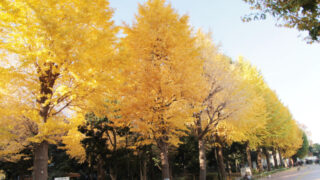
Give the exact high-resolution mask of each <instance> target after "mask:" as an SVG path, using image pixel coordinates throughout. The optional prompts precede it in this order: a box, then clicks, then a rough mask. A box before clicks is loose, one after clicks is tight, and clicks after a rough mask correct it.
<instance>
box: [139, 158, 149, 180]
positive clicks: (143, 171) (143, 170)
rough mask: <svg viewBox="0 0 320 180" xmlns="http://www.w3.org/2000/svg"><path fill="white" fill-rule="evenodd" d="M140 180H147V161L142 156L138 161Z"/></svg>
mask: <svg viewBox="0 0 320 180" xmlns="http://www.w3.org/2000/svg"><path fill="white" fill-rule="evenodd" d="M140 180H147V161H146V159H145V156H144V155H142V156H141V160H140Z"/></svg>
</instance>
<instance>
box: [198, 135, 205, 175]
mask: <svg viewBox="0 0 320 180" xmlns="http://www.w3.org/2000/svg"><path fill="white" fill-rule="evenodd" d="M204 143H205V142H204V140H203V139H202V138H201V139H199V141H198V145H199V163H200V174H199V180H206V175H207V170H206V169H207V166H206V149H205V145H204Z"/></svg>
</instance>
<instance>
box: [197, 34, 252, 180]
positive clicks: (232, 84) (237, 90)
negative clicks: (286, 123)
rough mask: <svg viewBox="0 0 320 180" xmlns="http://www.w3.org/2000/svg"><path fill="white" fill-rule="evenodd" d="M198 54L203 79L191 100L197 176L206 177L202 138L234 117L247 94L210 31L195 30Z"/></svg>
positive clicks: (237, 114) (232, 65) (236, 115)
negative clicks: (197, 97) (198, 97)
mask: <svg viewBox="0 0 320 180" xmlns="http://www.w3.org/2000/svg"><path fill="white" fill-rule="evenodd" d="M197 48H198V49H199V52H200V54H199V57H200V59H201V60H203V61H204V64H203V69H204V72H203V74H202V78H203V80H204V82H205V84H204V85H203V90H202V92H201V94H203V96H202V97H201V98H202V99H201V101H200V102H195V103H194V105H193V107H195V108H194V121H193V123H192V124H193V128H194V129H195V132H196V136H197V138H198V144H199V145H198V146H199V164H200V176H199V178H200V179H201V180H203V179H206V153H205V152H206V138H207V137H208V136H211V135H212V133H214V132H216V128H217V127H218V126H219V123H220V122H222V121H226V120H230V119H237V117H239V116H241V115H240V114H242V113H244V112H245V111H243V110H244V109H245V107H246V106H245V103H246V100H247V97H248V96H247V95H246V91H245V87H244V86H243V83H242V78H241V76H239V73H238V72H237V69H236V68H235V66H234V64H232V62H231V60H230V58H228V57H227V56H225V55H223V54H222V53H220V52H219V51H218V48H217V47H216V46H215V45H214V44H213V41H212V39H211V37H210V34H204V33H203V32H201V31H199V32H198V33H197Z"/></svg>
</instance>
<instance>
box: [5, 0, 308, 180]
mask: <svg viewBox="0 0 320 180" xmlns="http://www.w3.org/2000/svg"><path fill="white" fill-rule="evenodd" d="M112 13H113V12H112V9H111V8H110V7H109V3H108V1H106V0H95V1H85V0H83V1H82V0H81V1H72V0H64V1H55V0H44V1H41V2H39V1H38V0H16V1H11V0H4V1H1V2H0V21H1V22H0V53H1V56H0V57H1V63H0V69H1V71H0V76H1V78H0V79H1V81H0V98H1V101H0V107H1V108H0V119H1V121H0V123H1V129H0V139H1V141H0V157H1V161H15V160H19V159H21V157H23V156H24V155H25V154H24V153H21V152H23V150H24V149H31V151H32V153H33V178H34V179H36V180H43V179H47V178H48V173H47V172H48V169H47V168H48V161H49V158H48V147H49V145H50V144H59V145H62V148H64V149H65V150H66V151H67V153H68V154H69V155H70V156H71V157H73V158H75V159H77V160H79V161H80V162H82V163H83V162H86V163H88V164H89V165H90V164H91V165H93V164H95V165H96V166H95V170H96V171H97V172H98V179H105V177H106V174H105V173H106V171H105V170H106V168H108V172H109V174H110V175H111V177H112V179H116V178H117V173H116V172H117V169H115V168H116V167H117V166H116V165H115V163H117V162H118V159H117V158H119V157H121V153H122V154H123V153H126V152H127V153H129V150H130V152H131V151H136V152H139V157H145V154H146V153H147V152H149V151H147V149H148V147H150V145H154V146H153V147H158V150H159V155H160V162H159V167H160V168H161V172H162V177H163V179H169V178H170V165H169V156H168V153H169V152H170V151H171V150H172V149H175V147H179V144H181V142H182V140H183V137H185V136H190V135H192V136H194V137H195V138H196V141H197V142H198V149H199V156H198V160H199V166H200V171H199V176H200V179H206V169H207V168H206V165H207V162H206V150H207V149H208V147H210V146H215V147H216V150H217V153H216V154H217V160H218V162H219V163H218V164H219V166H218V167H219V171H220V172H221V173H220V174H221V177H222V179H225V178H226V174H225V165H224V160H223V155H222V154H223V152H222V150H223V147H225V146H230V145H231V144H232V143H234V142H238V143H240V144H244V145H245V146H246V149H247V151H246V152H247V158H248V163H249V166H250V167H252V165H251V160H250V158H251V157H250V151H252V150H255V151H257V153H258V158H259V157H261V149H263V151H265V152H266V151H268V150H272V151H273V152H274V153H275V152H276V151H278V153H280V154H281V155H282V156H283V157H291V156H292V155H294V154H295V153H296V151H297V149H299V147H300V146H301V144H302V132H301V130H300V129H299V128H298V126H297V124H296V122H295V120H294V119H293V118H292V115H291V114H290V112H289V110H288V108H287V107H286V106H284V105H283V103H281V101H280V100H279V99H278V97H277V95H276V93H275V92H274V91H272V90H271V89H270V88H269V87H268V86H267V84H266V83H265V81H264V80H263V77H262V75H261V74H260V72H259V71H258V70H257V69H256V68H255V67H253V66H252V65H250V63H249V62H247V61H245V60H243V58H239V59H238V60H237V61H232V60H231V59H230V58H228V57H227V56H225V55H223V54H221V53H220V52H219V49H218V48H217V47H216V46H215V45H214V44H213V42H212V39H211V38H210V34H206V33H203V32H201V31H198V32H194V31H193V29H192V28H191V27H190V25H189V23H188V16H180V15H179V14H178V13H177V12H176V11H175V10H174V9H173V8H172V7H171V5H170V4H167V3H166V2H165V0H149V1H147V2H146V3H144V4H141V5H139V10H138V14H137V15H136V16H135V21H134V22H133V23H132V25H124V26H123V27H116V26H115V25H114V24H113V22H112V21H111V18H112ZM119 28H122V30H123V34H124V37H123V38H120V39H119V38H117V36H116V34H117V33H118V30H119ZM119 153H120V154H119ZM266 154H268V153H266ZM108 157H114V158H115V159H111V160H110V159H109V158H108ZM267 159H269V158H267ZM275 161H276V159H275ZM144 162H145V161H144ZM268 164H270V163H268ZM141 166H144V167H145V166H146V165H145V164H144V165H143V164H142V165H141ZM261 168H262V167H261V164H259V169H261ZM142 169H143V168H142ZM268 169H269V170H270V166H269V167H268ZM140 175H141V177H145V178H146V170H145V169H144V171H143V170H142V171H141V174H140Z"/></svg>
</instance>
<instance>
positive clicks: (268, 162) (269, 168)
mask: <svg viewBox="0 0 320 180" xmlns="http://www.w3.org/2000/svg"><path fill="white" fill-rule="evenodd" d="M263 152H264V154H265V156H266V159H267V166H268V171H271V164H270V155H269V152H268V150H267V148H263Z"/></svg>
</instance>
